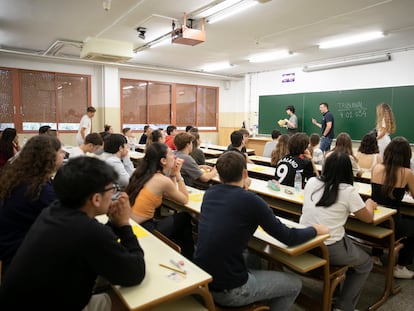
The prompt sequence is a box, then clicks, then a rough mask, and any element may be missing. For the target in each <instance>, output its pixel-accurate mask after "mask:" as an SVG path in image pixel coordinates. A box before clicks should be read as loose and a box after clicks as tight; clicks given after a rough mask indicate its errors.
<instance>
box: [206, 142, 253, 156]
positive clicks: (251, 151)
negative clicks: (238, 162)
mask: <svg viewBox="0 0 414 311" xmlns="http://www.w3.org/2000/svg"><path fill="white" fill-rule="evenodd" d="M227 147H228V146H221V145H214V144H206V143H201V145H200V148H202V149H213V150H219V151H226V150H227ZM246 152H247V154H248V155H252V154H255V150H254V149H251V148H247V147H246Z"/></svg>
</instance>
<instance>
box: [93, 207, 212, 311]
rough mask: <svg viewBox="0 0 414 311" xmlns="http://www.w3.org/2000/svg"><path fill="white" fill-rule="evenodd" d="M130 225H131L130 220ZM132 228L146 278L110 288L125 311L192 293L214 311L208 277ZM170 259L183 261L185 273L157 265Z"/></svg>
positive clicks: (150, 305)
mask: <svg viewBox="0 0 414 311" xmlns="http://www.w3.org/2000/svg"><path fill="white" fill-rule="evenodd" d="M97 219H98V220H99V221H100V222H102V223H105V222H106V219H107V218H106V216H104V215H101V216H98V217H97ZM131 223H132V224H133V223H134V222H133V221H132V220H131ZM134 226H136V227H137V229H136V230H137V232H139V237H138V240H139V243H140V245H141V247H142V249H143V250H144V253H145V265H146V274H145V278H144V280H143V281H142V283H141V284H139V285H136V286H131V287H120V286H113V288H114V291H115V292H116V294H117V295H118V296H119V298H120V299H121V301H122V302H123V303H124V305H125V306H126V307H127V308H128V310H147V309H151V308H153V307H154V306H157V305H159V304H161V303H163V302H166V301H169V300H175V299H177V298H180V297H185V296H189V295H193V294H196V295H200V296H201V297H202V298H203V299H204V301H205V303H206V306H207V308H208V310H212V311H213V310H215V307H214V301H213V298H212V296H211V294H210V292H209V290H208V283H210V282H211V281H212V277H211V275H209V274H208V273H207V272H205V271H204V270H202V269H201V268H199V267H198V266H197V265H195V264H193V263H192V262H191V261H189V260H188V259H186V258H185V257H183V256H182V255H181V254H179V253H177V252H176V251H174V250H173V249H172V248H170V247H169V246H167V245H166V244H165V243H164V242H162V241H161V240H159V239H158V238H156V237H155V236H153V235H152V234H151V233H149V232H148V231H146V230H145V229H144V228H142V227H141V226H139V225H136V224H134ZM134 230H135V229H134ZM170 259H173V260H175V261H179V260H183V261H184V269H185V270H186V271H187V274H186V275H181V274H180V273H175V272H173V271H170V270H168V269H165V268H163V267H160V266H159V264H160V263H163V264H166V265H169V266H170V265H171V263H170V262H169V260H170Z"/></svg>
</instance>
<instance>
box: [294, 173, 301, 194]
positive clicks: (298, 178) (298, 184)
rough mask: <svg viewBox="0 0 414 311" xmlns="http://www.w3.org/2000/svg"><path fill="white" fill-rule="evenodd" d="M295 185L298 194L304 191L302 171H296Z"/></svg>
mask: <svg viewBox="0 0 414 311" xmlns="http://www.w3.org/2000/svg"><path fill="white" fill-rule="evenodd" d="M294 185H295V190H296V192H300V191H301V190H302V170H296V174H295V184H294Z"/></svg>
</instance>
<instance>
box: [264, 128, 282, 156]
mask: <svg viewBox="0 0 414 311" xmlns="http://www.w3.org/2000/svg"><path fill="white" fill-rule="evenodd" d="M271 135H272V141H268V142H267V143H266V144H265V146H264V150H263V156H264V157H267V158H270V157H271V156H272V151H273V150H274V149H275V148H276V145H277V141H278V140H279V136H280V131H279V130H273V131H272V133H271Z"/></svg>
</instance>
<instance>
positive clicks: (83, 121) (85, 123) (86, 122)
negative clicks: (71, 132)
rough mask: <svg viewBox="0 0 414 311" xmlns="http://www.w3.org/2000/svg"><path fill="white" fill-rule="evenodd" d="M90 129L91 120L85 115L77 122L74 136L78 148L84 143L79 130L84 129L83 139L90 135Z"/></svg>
mask: <svg viewBox="0 0 414 311" xmlns="http://www.w3.org/2000/svg"><path fill="white" fill-rule="evenodd" d="M91 127H92V120H91V118H89V116H88V115H87V114H85V115H84V116H83V117H82V119H81V120H80V122H79V129H78V133H77V134H76V142H77V143H78V145H79V146H80V145H82V144H83V141H84V139H83V138H82V135H81V129H82V128H84V129H85V137H86V135H88V134H90V133H91Z"/></svg>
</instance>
